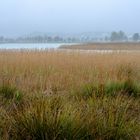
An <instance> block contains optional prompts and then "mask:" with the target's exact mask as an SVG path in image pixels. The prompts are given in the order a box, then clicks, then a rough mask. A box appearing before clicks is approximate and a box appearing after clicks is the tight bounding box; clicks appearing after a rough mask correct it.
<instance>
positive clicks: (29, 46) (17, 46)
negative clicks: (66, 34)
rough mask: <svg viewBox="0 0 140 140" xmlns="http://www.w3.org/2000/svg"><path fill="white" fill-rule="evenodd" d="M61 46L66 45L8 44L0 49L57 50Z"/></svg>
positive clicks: (0, 46) (1, 45)
mask: <svg viewBox="0 0 140 140" xmlns="http://www.w3.org/2000/svg"><path fill="white" fill-rule="evenodd" d="M67 44H68V43H67ZM61 45H66V43H6V44H0V49H56V48H58V47H60V46H61ZM68 45H69V44H68Z"/></svg>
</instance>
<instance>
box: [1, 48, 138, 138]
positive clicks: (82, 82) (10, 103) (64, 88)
mask: <svg viewBox="0 0 140 140" xmlns="http://www.w3.org/2000/svg"><path fill="white" fill-rule="evenodd" d="M139 58H140V53H119V54H118V53H117V54H116V53H110V54H96V53H85V54H84V53H80V52H64V51H1V52H0V138H1V139H13V140H15V139H17V140H18V139H19V140H20V139H27V140H30V139H42V140H55V139H56V140H73V139H75V140H83V139H85V140H89V139H91V140H92V139H99V140H104V139H106V140H111V139H115V140H118V139H136V140H137V139H139V138H140V133H139V132H140V117H139V116H140V61H139Z"/></svg>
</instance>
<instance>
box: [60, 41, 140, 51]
mask: <svg viewBox="0 0 140 140" xmlns="http://www.w3.org/2000/svg"><path fill="white" fill-rule="evenodd" d="M60 49H78V50H79V49H80V50H140V43H139V42H138V43H127V42H124V43H88V44H80V45H79V44H77V45H69V46H65V45H64V46H61V47H60Z"/></svg>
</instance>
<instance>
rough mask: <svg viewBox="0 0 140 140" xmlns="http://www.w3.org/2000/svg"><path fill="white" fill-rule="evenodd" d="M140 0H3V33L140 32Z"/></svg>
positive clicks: (0, 12)
mask: <svg viewBox="0 0 140 140" xmlns="http://www.w3.org/2000/svg"><path fill="white" fill-rule="evenodd" d="M139 8H140V1H139V0H123V1H122V0H106V1H103V0H67V1H66V0H21V1H19V0H4V1H0V19H1V20H0V35H4V36H19V35H25V34H29V33H33V32H42V33H47V32H51V33H82V32H101V31H102V32H111V31H115V30H116V31H118V30H123V31H124V32H127V33H131V32H132V33H134V32H140V26H139V25H140V20H139Z"/></svg>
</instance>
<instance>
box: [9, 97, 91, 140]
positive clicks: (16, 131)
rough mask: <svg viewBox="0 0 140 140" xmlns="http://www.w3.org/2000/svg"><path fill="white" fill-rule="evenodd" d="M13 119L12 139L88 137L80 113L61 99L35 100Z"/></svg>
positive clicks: (69, 139) (68, 139) (71, 139)
mask: <svg viewBox="0 0 140 140" xmlns="http://www.w3.org/2000/svg"><path fill="white" fill-rule="evenodd" d="M14 118H15V121H14V123H13V125H12V128H13V129H12V132H11V138H13V139H35V140H37V139H40V140H54V139H57V140H63V139H67V140H73V139H79V140H80V139H87V138H88V137H89V135H88V130H87V128H86V127H85V123H83V122H84V121H83V118H84V117H82V116H81V112H80V111H79V112H78V111H77V109H74V107H73V106H71V105H68V104H67V103H63V101H62V100H61V98H51V99H44V98H41V99H39V100H38V101H37V100H36V102H35V104H34V103H33V104H30V106H29V107H28V109H25V110H24V111H22V112H21V113H18V114H15V117H14Z"/></svg>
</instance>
